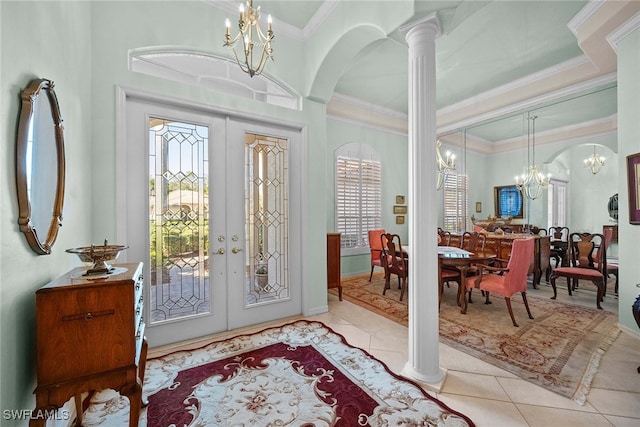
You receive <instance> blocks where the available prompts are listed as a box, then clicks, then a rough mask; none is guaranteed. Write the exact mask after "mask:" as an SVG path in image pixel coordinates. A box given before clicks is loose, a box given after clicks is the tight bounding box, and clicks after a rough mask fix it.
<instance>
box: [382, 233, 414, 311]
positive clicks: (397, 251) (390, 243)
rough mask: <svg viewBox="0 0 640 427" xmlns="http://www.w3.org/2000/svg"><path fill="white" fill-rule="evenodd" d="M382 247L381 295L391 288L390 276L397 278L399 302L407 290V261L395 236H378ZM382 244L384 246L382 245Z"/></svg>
mask: <svg viewBox="0 0 640 427" xmlns="http://www.w3.org/2000/svg"><path fill="white" fill-rule="evenodd" d="M380 241H381V246H382V256H381V257H380V259H381V260H382V266H383V267H384V289H383V290H382V295H384V294H386V292H387V289H390V288H391V275H392V274H395V275H396V276H398V285H399V286H400V301H402V298H403V297H404V293H405V292H406V290H407V277H408V260H407V258H405V256H404V252H403V251H402V242H401V241H400V236H399V235H397V234H391V233H386V234H383V235H381V236H380ZM383 242H385V243H386V245H384V244H382V243H383Z"/></svg>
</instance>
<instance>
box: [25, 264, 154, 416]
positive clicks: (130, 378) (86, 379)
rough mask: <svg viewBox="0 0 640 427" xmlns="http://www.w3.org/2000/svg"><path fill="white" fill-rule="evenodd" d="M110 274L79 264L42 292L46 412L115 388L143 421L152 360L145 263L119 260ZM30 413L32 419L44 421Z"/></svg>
mask: <svg viewBox="0 0 640 427" xmlns="http://www.w3.org/2000/svg"><path fill="white" fill-rule="evenodd" d="M114 267H116V269H115V271H114V272H113V273H111V274H109V275H104V276H93V277H92V276H84V275H83V273H84V272H85V271H86V268H76V269H73V270H71V271H70V272H68V273H67V274H65V275H63V276H61V277H59V278H58V279H56V280H54V281H53V282H51V283H49V284H47V285H46V286H44V287H42V288H40V289H39V290H38V291H37V292H36V359H37V360H36V367H37V380H38V386H37V388H36V389H35V391H34V393H35V395H36V409H35V411H34V413H36V414H38V413H43V412H45V411H51V410H53V409H57V408H60V407H62V406H63V405H64V404H65V403H66V402H67V401H68V400H69V399H71V398H72V397H74V398H75V404H76V412H77V413H78V415H77V421H76V425H82V405H81V399H80V395H81V393H83V392H86V391H92V390H102V389H113V390H116V391H118V392H120V393H121V394H122V395H124V396H127V397H128V398H129V402H130V407H131V411H130V415H129V426H130V427H135V426H137V425H138V419H139V418H140V407H141V406H142V384H143V382H144V370H145V364H146V360H147V340H146V339H145V337H144V329H145V323H144V317H143V315H142V314H143V311H142V310H143V301H144V300H143V292H142V291H143V277H142V263H133V264H121V265H114ZM45 421H46V420H45V419H42V418H36V419H33V418H32V419H31V421H30V423H29V425H30V426H44V425H45Z"/></svg>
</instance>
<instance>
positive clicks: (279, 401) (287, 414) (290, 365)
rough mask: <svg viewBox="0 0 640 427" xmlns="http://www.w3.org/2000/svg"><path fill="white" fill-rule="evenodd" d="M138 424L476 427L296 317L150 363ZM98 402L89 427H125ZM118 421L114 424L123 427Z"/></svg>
mask: <svg viewBox="0 0 640 427" xmlns="http://www.w3.org/2000/svg"><path fill="white" fill-rule="evenodd" d="M143 393H144V395H145V396H148V400H149V405H148V407H147V408H146V409H145V410H143V413H142V415H141V419H140V425H141V426H148V427H157V426H163V427H166V426H299V427H310V426H315V427H320V426H365V425H370V426H388V425H421V426H436V425H437V426H474V424H473V422H472V421H471V420H470V419H469V418H468V417H467V416H465V415H463V414H461V413H459V412H457V411H455V410H453V409H450V408H449V407H448V406H446V405H445V404H444V403H442V402H440V401H439V400H438V399H436V398H434V397H432V396H430V395H429V394H428V393H426V392H425V391H424V390H423V389H422V388H421V387H420V386H418V385H417V384H416V383H414V382H412V381H410V380H407V379H405V378H402V377H400V376H398V375H396V374H394V373H392V372H391V371H390V370H389V369H388V368H387V366H386V365H385V364H384V363H383V362H381V361H379V360H377V359H375V358H374V357H373V356H371V355H370V354H369V353H367V352H366V351H365V350H362V349H360V348H357V347H353V346H351V345H349V344H348V343H347V342H346V340H345V339H344V337H343V336H342V335H340V334H338V333H336V332H334V331H333V330H331V329H330V328H329V327H328V326H326V325H324V324H323V323H321V322H316V321H314V322H310V321H306V320H298V321H295V322H292V323H288V324H286V325H283V326H279V327H272V328H268V329H264V330H262V331H260V332H257V333H253V334H247V335H239V336H235V337H233V338H228V339H224V340H221V341H216V342H212V343H210V344H207V345H206V346H204V347H200V348H197V349H193V350H183V351H177V352H174V353H171V354H168V355H165V356H162V357H159V358H154V359H149V360H148V362H147V369H146V377H145V381H144V387H143ZM128 414H129V405H128V400H127V399H125V398H123V397H120V396H119V395H117V394H116V393H115V392H111V394H109V393H107V395H103V396H99V395H98V396H94V398H92V401H91V404H90V406H89V408H88V409H87V410H86V411H85V412H84V420H83V425H85V426H90V425H103V426H112V425H126V423H127V420H128ZM119 422H120V423H121V424H118V423H119Z"/></svg>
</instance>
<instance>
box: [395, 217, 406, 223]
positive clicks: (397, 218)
mask: <svg viewBox="0 0 640 427" xmlns="http://www.w3.org/2000/svg"><path fill="white" fill-rule="evenodd" d="M396 224H404V215H398V216H396Z"/></svg>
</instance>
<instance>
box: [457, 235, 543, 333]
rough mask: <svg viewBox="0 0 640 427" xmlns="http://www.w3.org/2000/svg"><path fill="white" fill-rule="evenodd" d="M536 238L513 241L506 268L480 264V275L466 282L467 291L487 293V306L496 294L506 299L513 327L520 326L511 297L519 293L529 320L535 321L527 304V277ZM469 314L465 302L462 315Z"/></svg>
mask: <svg viewBox="0 0 640 427" xmlns="http://www.w3.org/2000/svg"><path fill="white" fill-rule="evenodd" d="M533 249H534V238H533V237H528V238H526V239H516V240H514V241H513V249H512V251H511V257H510V258H509V261H507V264H506V267H495V266H490V265H482V264H479V265H478V266H477V267H478V275H477V276H476V277H469V278H467V279H466V280H465V290H466V291H467V292H471V290H472V289H473V288H479V289H480V290H482V291H484V293H485V298H486V300H485V304H491V302H490V301H489V295H490V294H491V292H495V293H497V294H500V295H502V296H503V297H504V299H505V302H506V303H507V309H508V310H509V316H511V321H512V322H513V326H516V327H517V326H518V323H517V322H516V319H515V317H514V316H513V309H512V307H511V297H512V296H513V295H515V294H516V293H517V292H520V294H521V295H522V300H523V301H524V306H525V308H526V309H527V314H528V315H529V319H533V316H532V315H531V310H530V309H529V303H528V302H527V275H528V273H529V266H530V264H531V258H532V257H533ZM466 312H467V303H466V301H465V303H464V307H463V310H462V313H466Z"/></svg>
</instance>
